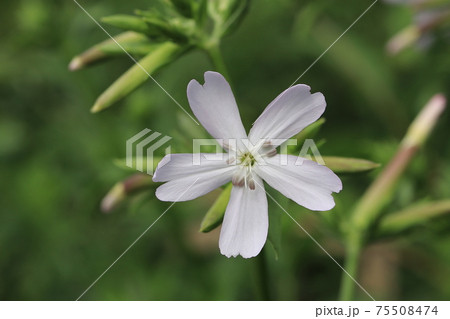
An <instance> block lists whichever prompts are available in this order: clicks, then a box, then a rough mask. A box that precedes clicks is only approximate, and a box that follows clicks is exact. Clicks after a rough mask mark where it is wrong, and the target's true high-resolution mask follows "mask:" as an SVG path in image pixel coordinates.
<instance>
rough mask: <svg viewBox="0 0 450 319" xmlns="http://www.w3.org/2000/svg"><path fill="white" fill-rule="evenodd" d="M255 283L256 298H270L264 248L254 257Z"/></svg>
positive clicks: (266, 299)
mask: <svg viewBox="0 0 450 319" xmlns="http://www.w3.org/2000/svg"><path fill="white" fill-rule="evenodd" d="M254 265H255V283H256V285H255V286H256V291H257V299H258V300H265V301H268V300H271V299H270V291H269V279H268V278H269V276H268V273H267V264H266V255H265V253H264V249H263V250H262V251H261V252H260V253H259V255H258V256H256V257H255V260H254Z"/></svg>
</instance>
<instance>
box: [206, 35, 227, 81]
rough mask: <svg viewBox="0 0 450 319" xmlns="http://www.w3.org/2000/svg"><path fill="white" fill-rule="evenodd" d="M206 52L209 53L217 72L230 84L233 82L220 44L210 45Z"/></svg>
mask: <svg viewBox="0 0 450 319" xmlns="http://www.w3.org/2000/svg"><path fill="white" fill-rule="evenodd" d="M205 51H206V53H208V56H209V58H210V59H211V62H212V64H213V65H214V67H215V69H216V71H217V72H219V73H221V74H222V75H223V76H224V77H225V78H226V79H227V80H228V82H231V79H230V75H229V73H228V70H227V66H226V65H225V61H224V59H223V56H222V51H221V50H220V44H219V43H213V44H210V45H208V46H206V47H205Z"/></svg>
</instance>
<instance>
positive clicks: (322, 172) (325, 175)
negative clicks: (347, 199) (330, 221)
mask: <svg viewBox="0 0 450 319" xmlns="http://www.w3.org/2000/svg"><path fill="white" fill-rule="evenodd" d="M281 156H287V159H288V160H287V165H281V164H285V163H283V161H282V160H281ZM298 159H299V157H297V156H293V155H276V156H274V157H272V158H267V159H265V160H266V165H260V166H257V167H256V166H255V168H254V170H255V172H256V174H258V175H259V176H260V177H261V178H262V179H264V180H265V181H266V182H267V183H268V184H269V185H270V186H272V187H273V188H275V189H276V190H278V191H279V192H280V193H282V194H283V195H284V196H286V197H288V198H290V199H292V200H293V201H295V202H296V203H297V204H299V205H302V206H304V207H306V208H308V209H311V210H318V211H324V210H330V209H332V208H333V207H334V205H335V204H334V199H333V196H331V193H332V192H336V193H337V192H339V191H340V190H341V189H342V182H341V180H340V179H339V177H337V176H336V174H334V173H333V171H332V170H330V169H329V168H328V167H325V166H322V165H319V164H317V163H316V162H314V161H310V160H307V159H300V161H298ZM301 160H303V161H301ZM280 163H281V164H280Z"/></svg>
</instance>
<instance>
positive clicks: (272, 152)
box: [264, 148, 277, 157]
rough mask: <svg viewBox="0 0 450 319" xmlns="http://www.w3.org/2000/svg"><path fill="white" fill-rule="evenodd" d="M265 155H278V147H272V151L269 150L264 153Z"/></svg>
mask: <svg viewBox="0 0 450 319" xmlns="http://www.w3.org/2000/svg"><path fill="white" fill-rule="evenodd" d="M264 155H265V156H267V157H273V156H275V155H277V149H276V148H273V149H271V150H270V151H268V152H267V153H266V154H264Z"/></svg>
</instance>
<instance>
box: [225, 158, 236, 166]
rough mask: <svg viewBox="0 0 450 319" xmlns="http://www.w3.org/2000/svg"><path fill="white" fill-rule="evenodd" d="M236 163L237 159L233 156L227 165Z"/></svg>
mask: <svg viewBox="0 0 450 319" xmlns="http://www.w3.org/2000/svg"><path fill="white" fill-rule="evenodd" d="M235 161H236V159H235V158H234V157H233V156H231V157H230V158H229V159H227V164H233V163H234V162H235Z"/></svg>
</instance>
